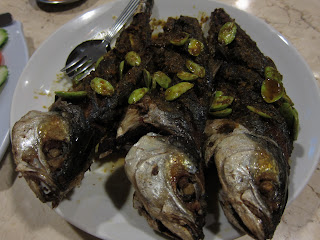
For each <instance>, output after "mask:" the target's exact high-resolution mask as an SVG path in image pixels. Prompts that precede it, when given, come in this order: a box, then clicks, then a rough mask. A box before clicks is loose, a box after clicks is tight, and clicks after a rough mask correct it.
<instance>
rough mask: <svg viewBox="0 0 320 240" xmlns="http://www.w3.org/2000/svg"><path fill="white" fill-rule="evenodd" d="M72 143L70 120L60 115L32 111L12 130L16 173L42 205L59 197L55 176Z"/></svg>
mask: <svg viewBox="0 0 320 240" xmlns="http://www.w3.org/2000/svg"><path fill="white" fill-rule="evenodd" d="M69 142H70V126H69V121H68V120H67V119H66V118H64V117H62V116H61V115H60V114H59V113H57V112H40V111H30V112H29V113H27V114H26V115H25V116H23V117H22V118H21V120H19V121H18V122H16V124H15V125H14V127H13V129H12V151H13V155H14V159H15V163H16V170H17V171H18V172H20V173H21V174H22V176H23V177H24V178H25V179H26V181H27V183H28V184H29V186H30V188H31V189H32V190H33V191H34V192H35V194H36V195H37V197H38V198H39V199H40V200H41V201H43V202H46V201H51V200H52V199H55V198H56V197H57V194H58V195H59V193H58V192H59V186H58V185H57V184H56V182H55V180H54V179H53V177H52V173H53V172H55V171H57V170H59V168H60V167H61V165H62V164H63V162H64V161H65V159H66V158H67V156H68V153H69V151H68V150H69V149H68V148H69Z"/></svg>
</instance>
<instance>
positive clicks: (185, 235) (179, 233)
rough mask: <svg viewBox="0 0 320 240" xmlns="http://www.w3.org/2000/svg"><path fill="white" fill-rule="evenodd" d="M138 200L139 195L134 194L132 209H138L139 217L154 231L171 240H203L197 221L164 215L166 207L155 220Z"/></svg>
mask: <svg viewBox="0 0 320 240" xmlns="http://www.w3.org/2000/svg"><path fill="white" fill-rule="evenodd" d="M140 198H141V196H139V193H138V192H135V194H134V197H133V199H134V201H133V202H134V207H135V208H136V209H138V211H139V214H140V215H142V216H144V217H145V218H146V220H147V222H148V224H149V225H150V226H151V227H152V228H153V229H154V230H156V231H158V232H160V233H162V234H164V235H166V236H168V237H170V238H173V239H177V238H178V239H185V240H194V239H203V238H204V234H203V232H202V231H199V225H202V224H196V222H197V220H195V219H194V220H188V219H187V218H181V216H178V215H174V214H166V213H165V209H166V207H164V208H163V211H164V212H163V213H162V214H161V215H159V216H158V217H157V218H155V217H153V216H151V215H150V213H149V211H148V210H147V209H146V206H145V205H144V204H143V203H142V201H141V200H140ZM203 225H204V224H203Z"/></svg>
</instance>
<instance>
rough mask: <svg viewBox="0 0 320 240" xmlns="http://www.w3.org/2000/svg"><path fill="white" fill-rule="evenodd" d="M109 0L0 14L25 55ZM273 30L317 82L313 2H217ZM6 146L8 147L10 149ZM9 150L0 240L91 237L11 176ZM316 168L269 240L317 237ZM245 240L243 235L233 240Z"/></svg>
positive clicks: (1, 186) (29, 4) (1, 175)
mask: <svg viewBox="0 0 320 240" xmlns="http://www.w3.org/2000/svg"><path fill="white" fill-rule="evenodd" d="M109 1H111V0H87V1H82V2H80V3H78V4H73V5H72V6H65V7H63V8H60V7H57V6H51V7H46V6H42V5H39V4H37V3H36V1H35V0H14V1H12V0H1V1H0V11H1V12H10V13H11V14H12V15H13V18H14V19H15V20H18V21H20V22H21V23H22V24H23V30H24V34H25V38H26V41H27V45H28V49H29V53H30V56H31V55H32V54H33V53H34V51H35V50H36V49H37V48H38V47H39V46H40V44H41V43H42V42H43V41H44V40H45V39H47V38H48V37H49V36H50V35H51V34H52V33H53V32H55V31H56V30H57V29H58V28H59V27H61V26H62V25H63V24H65V23H66V22H68V21H69V20H71V19H72V18H74V17H76V16H78V15H81V14H82V13H85V12H86V11H88V10H91V9H94V8H96V7H98V6H100V5H102V4H104V3H107V2H109ZM221 2H224V3H227V4H229V5H232V6H235V7H237V8H240V9H243V10H244V11H247V12H249V13H251V14H253V15H255V16H257V17H259V18H261V19H263V20H264V21H266V22H267V23H268V24H270V25H271V26H273V27H274V28H275V29H277V30H278V31H279V32H280V33H281V34H283V35H284V36H285V37H286V38H287V39H288V40H289V41H290V42H291V43H292V44H293V45H294V46H295V47H296V49H297V50H298V51H299V52H300V54H301V55H302V57H303V58H304V59H305V60H306V62H307V63H308V64H309V66H310V68H311V70H312V72H313V73H314V76H315V78H316V79H317V82H318V83H319V81H320V47H319V46H320V1H319V0H303V1H302V0H223V1H221ZM10 147H11V146H10ZM10 147H9V149H8V151H7V153H6V155H5V156H4V159H2V161H1V163H0V212H1V214H0V239H15V240H19V239H34V240H38V239H39V240H40V239H41V240H42V239H43V238H47V239H56V240H60V239H61V240H65V239H89V240H91V239H92V240H93V239H96V238H95V237H93V236H91V235H89V234H87V233H85V232H83V231H82V230H79V229H77V228H76V227H74V226H72V225H71V224H69V223H68V222H66V221H65V220H63V219H62V218H61V217H60V216H59V215H57V214H56V213H55V212H54V211H53V210H52V209H51V208H50V207H49V206H47V205H45V204H42V203H41V202H40V201H39V200H38V199H36V198H35V197H34V194H33V193H32V192H31V190H30V189H29V188H28V186H27V185H26V183H25V181H24V179H22V178H19V177H18V176H17V174H16V173H15V172H14V164H13V160H12V155H11V151H10ZM319 181H320V165H318V167H317V169H316V170H315V172H314V174H313V176H312V178H311V179H310V181H309V183H308V184H307V186H306V187H305V188H304V190H303V191H302V193H301V194H300V195H299V196H298V198H297V199H296V200H295V201H294V202H293V203H292V204H291V205H290V206H288V207H287V208H286V210H285V213H284V215H283V218H282V221H281V223H280V225H279V226H278V228H277V230H276V232H275V235H274V239H290V240H291V239H297V240H298V239H309V240H312V239H319V235H320V207H319V203H320V185H319V184H317V183H318V182H319ZM240 239H241V240H249V239H251V238H250V237H248V236H243V237H241V238H239V240H240Z"/></svg>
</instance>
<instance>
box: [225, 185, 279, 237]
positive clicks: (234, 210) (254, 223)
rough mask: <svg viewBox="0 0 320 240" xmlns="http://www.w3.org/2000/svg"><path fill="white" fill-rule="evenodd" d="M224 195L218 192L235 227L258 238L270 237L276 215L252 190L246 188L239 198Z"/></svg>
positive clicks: (273, 229) (274, 225) (274, 226)
mask: <svg viewBox="0 0 320 240" xmlns="http://www.w3.org/2000/svg"><path fill="white" fill-rule="evenodd" d="M224 195H225V193H223V192H222V193H220V202H221V206H222V209H223V211H224V213H225V215H226V216H227V218H228V219H229V221H230V222H231V223H232V224H233V225H234V226H235V227H236V228H238V229H239V230H240V231H241V232H244V233H247V234H249V235H251V236H253V237H254V238H256V239H259V240H260V239H261V240H263V239H269V238H272V235H273V233H274V231H275V228H276V226H277V224H275V223H274V222H275V221H276V222H277V220H276V219H275V218H276V216H275V215H274V214H273V213H272V212H271V211H270V210H269V209H268V207H267V206H266V204H264V203H263V202H262V199H261V198H259V197H257V195H256V194H255V192H254V191H252V190H247V191H245V192H244V193H243V194H242V195H241V196H240V198H238V199H232V200H230V197H225V196H224Z"/></svg>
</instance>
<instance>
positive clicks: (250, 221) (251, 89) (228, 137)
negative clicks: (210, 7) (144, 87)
mask: <svg viewBox="0 0 320 240" xmlns="http://www.w3.org/2000/svg"><path fill="white" fill-rule="evenodd" d="M226 28H229V29H228V30H227V31H232V30H231V29H232V28H233V31H234V30H235V29H236V34H234V39H232V40H231V42H229V43H227V44H226V43H225V42H223V41H221V40H220V39H219V38H221V36H219V35H220V34H223V29H224V30H225V29H226ZM234 32H235V31H234ZM229 33H230V32H229ZM208 46H209V49H210V52H211V54H212V56H214V58H215V61H218V62H220V64H221V66H220V68H219V70H218V72H217V74H216V76H215V90H216V92H215V96H214V97H213V101H212V105H211V108H210V113H211V114H212V119H211V120H209V121H208V122H207V125H206V129H205V134H206V137H207V140H206V143H205V160H206V163H207V164H210V163H211V162H214V163H215V165H216V168H217V172H218V175H219V180H220V183H221V192H220V202H221V206H222V208H223V210H224V213H225V215H226V216H227V218H228V220H229V221H230V222H231V223H232V224H233V225H234V226H235V227H236V228H238V229H239V230H241V231H242V232H244V233H247V234H249V235H250V236H252V237H254V238H256V239H270V238H272V236H273V234H274V231H275V229H276V227H277V225H278V224H279V222H280V220H281V216H282V213H283V211H284V209H285V205H286V202H287V197H288V193H287V192H288V176H289V172H290V166H289V157H290V155H291V152H292V149H293V140H294V139H295V137H296V133H295V132H296V131H297V128H296V127H293V126H297V124H298V122H297V121H298V119H297V113H296V111H295V110H294V107H293V103H292V101H291V100H290V98H289V97H288V96H287V95H286V93H285V90H284V88H283V84H282V82H281V80H282V76H281V74H280V73H279V72H278V70H277V69H276V66H275V64H274V63H273V62H272V60H271V59H270V58H268V57H265V56H264V55H263V54H262V53H261V52H260V50H259V49H258V47H257V46H256V43H255V42H254V41H253V40H251V38H250V37H249V36H248V35H247V34H246V33H245V31H244V30H242V29H241V27H240V26H239V25H237V24H236V23H235V21H234V19H231V18H230V16H229V15H228V14H227V13H226V12H225V11H224V10H223V9H216V10H215V11H214V12H213V13H212V14H211V19H210V30H209V36H208ZM270 69H271V70H272V74H270V72H268V70H270ZM269 81H270V82H272V83H275V85H274V87H273V88H268V86H267V87H266V83H267V82H269ZM275 90H277V91H278V90H279V92H280V91H282V92H281V95H280V97H279V96H278V97H275V96H277V95H276V93H275V92H274V91H275ZM265 91H267V93H268V94H269V95H273V97H272V98H271V100H270V99H269V98H267V97H268V96H269V95H268V96H266V95H265ZM284 109H287V110H284ZM288 112H290V114H287V113H288ZM293 119H294V120H293Z"/></svg>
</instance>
